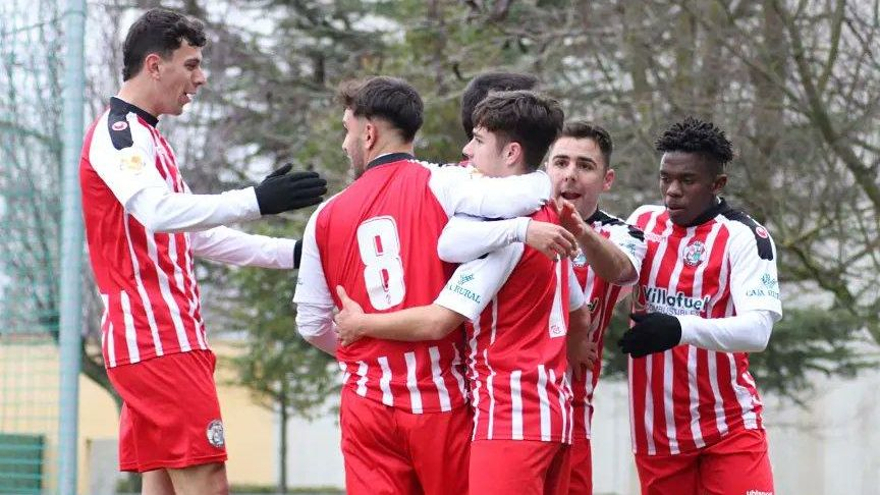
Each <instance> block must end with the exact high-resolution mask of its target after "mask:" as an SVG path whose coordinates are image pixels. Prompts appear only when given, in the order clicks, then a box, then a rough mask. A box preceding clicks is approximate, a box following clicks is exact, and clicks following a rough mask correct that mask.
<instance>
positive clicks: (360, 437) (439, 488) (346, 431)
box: [339, 387, 473, 495]
mask: <svg viewBox="0 0 880 495" xmlns="http://www.w3.org/2000/svg"><path fill="white" fill-rule="evenodd" d="M339 424H340V426H341V428H342V456H343V460H344V463H345V491H346V493H348V494H349V495H352V494H353V495H361V494H365V495H373V494H375V495H380V494H420V493H424V494H426V495H440V494H449V493H467V483H468V480H467V474H468V469H467V468H468V453H469V451H470V449H469V447H470V440H471V431H472V430H473V420H472V419H471V414H470V408H468V407H467V406H462V407H458V408H456V409H453V410H452V411H449V412H441V413H425V414H413V413H410V412H408V411H404V410H401V409H395V408H393V407H389V406H386V405H385V404H382V403H380V402H376V401H373V400H371V399H365V398H363V397H361V396H359V395H357V394H356V393H354V392H353V391H352V390H351V389H349V388H348V387H343V389H342V403H341V404H340V406H339Z"/></svg>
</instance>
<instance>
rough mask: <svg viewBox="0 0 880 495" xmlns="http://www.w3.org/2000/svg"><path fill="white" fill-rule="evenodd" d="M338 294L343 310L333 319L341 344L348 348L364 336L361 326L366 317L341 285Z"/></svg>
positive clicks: (337, 288)
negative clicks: (362, 319) (363, 317)
mask: <svg viewBox="0 0 880 495" xmlns="http://www.w3.org/2000/svg"><path fill="white" fill-rule="evenodd" d="M336 294H337V295H338V296H339V301H340V303H341V304H342V308H341V309H340V310H339V312H338V313H336V316H335V317H334V318H333V319H334V320H335V321H336V331H337V332H338V333H339V343H340V344H341V345H343V346H346V345H350V344H352V343H354V342H356V341H358V340H360V338H361V337H363V336H364V335H363V333H361V326H360V318H361V317H362V316H363V315H364V310H363V308H361V305H360V304H358V303H357V302H355V301H354V299H352V298H350V297H348V294H347V293H346V292H345V289H343V288H342V286H341V285H337V286H336Z"/></svg>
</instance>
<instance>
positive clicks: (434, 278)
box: [315, 160, 466, 413]
mask: <svg viewBox="0 0 880 495" xmlns="http://www.w3.org/2000/svg"><path fill="white" fill-rule="evenodd" d="M430 178H431V170H430V169H429V168H427V167H424V166H423V165H420V164H418V163H417V162H414V161H410V160H401V161H397V162H393V163H386V164H383V165H380V166H377V167H372V168H370V169H368V170H367V171H366V172H365V173H364V174H363V175H362V176H361V177H360V178H359V179H358V180H356V181H355V182H354V183H353V184H351V185H350V186H349V187H348V188H347V189H346V190H345V191H343V192H342V193H340V194H338V195H337V196H335V197H334V198H333V199H332V200H330V201H329V202H328V203H327V204H326V205H325V206H324V208H322V210H321V211H320V213H319V214H318V217H317V221H316V229H315V236H316V241H317V245H318V250H319V251H320V253H321V260H322V266H323V269H324V275H325V278H326V280H327V284H328V287H331V288H335V287H336V286H337V285H341V286H343V287H344V288H345V290H346V292H347V293H348V294H349V295H350V297H351V298H352V299H354V300H355V301H357V302H358V303H359V304H361V306H362V307H363V308H364V311H366V312H369V313H374V312H386V311H397V310H400V309H404V308H409V307H415V306H422V305H427V304H431V303H432V302H433V301H434V298H435V297H436V296H437V294H439V293H440V291H441V289H442V288H443V286H444V285H445V284H446V281H447V279H448V278H449V277H450V276H451V274H452V271H453V270H452V266H451V265H449V264H446V263H443V262H441V261H440V259H439V258H438V257H437V241H438V239H439V237H440V233H441V232H442V230H443V228H444V227H445V226H446V223H447V222H448V221H449V217H448V216H447V214H446V212H445V211H444V210H443V208H442V206H441V205H440V203H439V201H438V200H437V198H436V197H435V196H434V194H433V192H432V191H431V188H430V186H429V181H430ZM376 237H379V238H380V239H381V246H378V245H377V244H376V242H375V239H376ZM380 248H381V250H380ZM368 280H369V284H370V285H369V287H368ZM331 294H332V297H333V299H334V302H335V303H336V304H337V305H339V301H338V298H337V296H336V292H335V290H331ZM377 308H379V309H377ZM461 340H462V334H461V333H460V332H457V331H454V332H451V333H450V334H449V335H448V336H447V337H445V338H444V339H441V340H437V341H430V342H394V341H386V340H378V339H370V338H365V339H361V340H360V341H358V342H356V343H355V344H353V345H350V346H346V347H342V348H340V349H339V350H338V351H337V358H338V359H339V360H340V362H341V363H342V365H344V366H345V372H346V373H349V374H350V377H349V378H348V380H347V381H346V384H345V386H347V387H350V388H351V389H352V390H354V391H355V393H357V394H359V395H361V396H362V397H366V398H369V399H371V400H375V401H377V402H383V403H384V404H387V405H391V406H393V407H399V408H402V409H405V410H409V411H413V412H415V413H422V412H438V411H448V410H450V409H451V408H454V407H458V406H463V405H464V404H465V402H466V401H465V396H464V393H463V392H462V388H463V387H462V385H460V383H461V382H460V381H459V378H461V372H460V369H459V367H460V362H461V353H460V352H459V349H458V348H457V346H459V345H460V344H461ZM453 363H455V364H453ZM462 381H463V378H462Z"/></svg>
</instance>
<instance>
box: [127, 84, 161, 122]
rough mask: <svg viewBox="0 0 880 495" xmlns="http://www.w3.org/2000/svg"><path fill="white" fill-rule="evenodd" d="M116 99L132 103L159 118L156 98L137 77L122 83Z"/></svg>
mask: <svg viewBox="0 0 880 495" xmlns="http://www.w3.org/2000/svg"><path fill="white" fill-rule="evenodd" d="M116 97H117V98H119V99H120V100H123V101H125V102H126V103H131V104H132V105H134V106H136V107H138V108H140V109H141V110H144V111H146V112H148V113H149V114H150V115H152V116H154V117H156V118H158V117H159V109H158V105H157V104H156V100H155V98H152V97H151V91H150V89H149V88H147V87H145V86H144V84H143V82H142V81H140V80H139V78H137V77H135V78H132V79H129V80H128V81H125V82H124V83H122V87H121V88H120V89H119V93H117V94H116Z"/></svg>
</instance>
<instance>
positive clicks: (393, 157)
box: [364, 153, 416, 170]
mask: <svg viewBox="0 0 880 495" xmlns="http://www.w3.org/2000/svg"><path fill="white" fill-rule="evenodd" d="M415 159H416V157H414V156H413V155H411V154H409V153H389V154H387V155H382V156H380V157H379V158H375V159H373V161H371V162H370V163H368V164H367V167H366V168H365V169H364V170H370V169H371V168H373V167H378V166H379V165H385V164H386V163H394V162H399V161H401V160H415Z"/></svg>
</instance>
